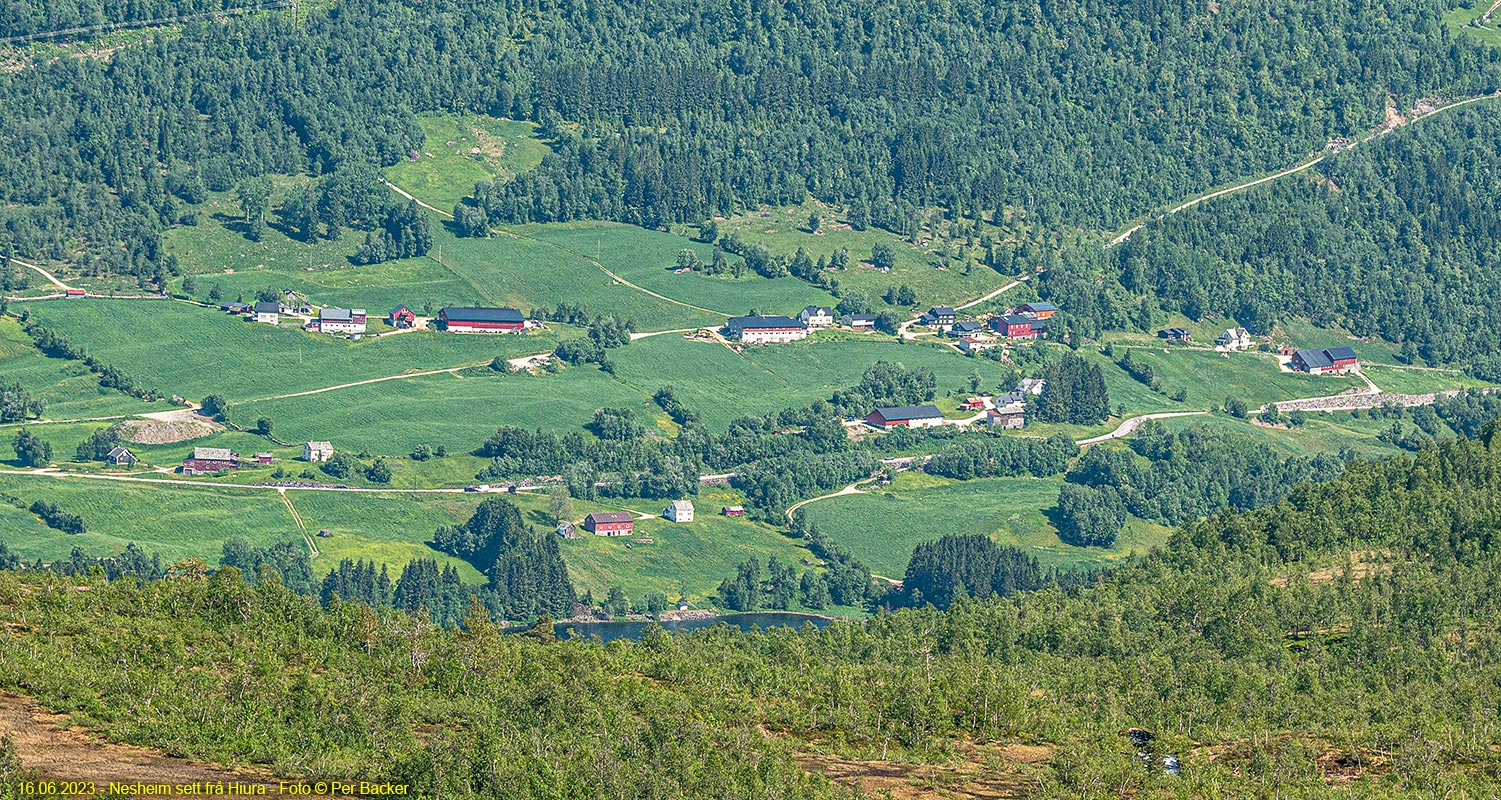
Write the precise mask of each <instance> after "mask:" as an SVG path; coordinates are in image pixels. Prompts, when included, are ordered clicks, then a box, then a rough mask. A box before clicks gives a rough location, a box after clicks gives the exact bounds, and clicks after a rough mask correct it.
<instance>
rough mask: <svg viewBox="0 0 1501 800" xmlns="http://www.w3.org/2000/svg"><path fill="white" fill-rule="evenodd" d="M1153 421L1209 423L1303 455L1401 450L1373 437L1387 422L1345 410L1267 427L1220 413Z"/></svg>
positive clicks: (1175, 425)
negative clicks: (1288, 425) (1290, 424)
mask: <svg viewBox="0 0 1501 800" xmlns="http://www.w3.org/2000/svg"><path fill="white" fill-rule="evenodd" d="M1157 424H1159V425H1162V426H1163V427H1165V428H1168V429H1169V430H1175V431H1176V430H1184V429H1186V428H1191V427H1194V428H1198V427H1213V428H1217V429H1221V430H1225V431H1228V432H1230V433H1233V434H1235V435H1237V436H1245V437H1248V438H1251V439H1254V440H1256V441H1258V442H1261V443H1262V444H1267V445H1271V446H1273V447H1277V448H1279V449H1281V450H1284V451H1286V452H1287V453H1288V454H1290V455H1296V456H1303V457H1305V458H1307V457H1311V456H1315V455H1318V454H1319V453H1338V452H1340V451H1341V450H1345V449H1349V450H1352V451H1354V452H1355V453H1356V454H1357V455H1359V456H1361V457H1362V458H1388V457H1391V456H1394V455H1398V454H1400V453H1401V452H1402V451H1401V450H1400V449H1398V448H1397V447H1395V446H1393V445H1389V444H1387V443H1386V442H1383V441H1381V440H1379V439H1377V438H1376V434H1378V433H1380V432H1381V430H1382V429H1383V428H1386V427H1388V426H1390V425H1391V423H1390V422H1385V421H1376V420H1369V419H1360V420H1356V419H1352V418H1351V417H1350V415H1349V414H1309V415H1308V421H1307V422H1306V423H1304V424H1303V425H1302V426H1301V427H1297V428H1292V429H1286V428H1268V427H1265V426H1262V425H1258V424H1256V423H1254V422H1252V421H1250V420H1242V419H1235V418H1234V417H1228V416H1225V415H1223V414H1214V415H1211V416H1203V417H1179V418H1175V419H1165V420H1161V421H1159V422H1158V423H1157Z"/></svg>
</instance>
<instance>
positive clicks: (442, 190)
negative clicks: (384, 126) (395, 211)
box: [386, 114, 551, 211]
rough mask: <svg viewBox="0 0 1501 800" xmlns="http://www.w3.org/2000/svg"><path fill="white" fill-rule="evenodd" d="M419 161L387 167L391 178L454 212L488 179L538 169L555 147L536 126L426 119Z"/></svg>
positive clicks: (477, 118)
mask: <svg viewBox="0 0 1501 800" xmlns="http://www.w3.org/2000/svg"><path fill="white" fill-rule="evenodd" d="M417 124H418V125H420V126H421V127H422V134H423V137H424V141H423V142H422V148H421V150H419V151H418V154H417V157H416V158H413V159H409V160H407V161H403V162H401V163H399V164H395V165H393V166H390V167H387V168H386V177H387V178H389V179H390V181H391V182H392V183H394V184H396V185H397V186H400V187H401V188H402V189H405V190H406V191H407V192H410V193H411V194H412V196H413V197H416V198H417V199H419V200H421V201H422V202H424V203H427V204H428V205H431V206H434V207H436V208H441V209H443V210H444V211H451V210H453V207H454V206H455V205H458V203H459V201H460V200H462V199H463V198H464V197H467V196H468V195H470V194H471V193H473V191H474V184H476V183H478V182H479V181H483V180H496V179H499V180H510V179H511V178H513V177H515V176H517V175H519V174H521V173H523V172H529V171H531V170H533V169H536V168H537V165H538V164H541V163H542V158H543V157H544V156H546V155H547V154H548V153H549V152H551V148H549V147H548V146H547V144H546V143H545V142H543V141H541V140H540V139H538V138H537V136H536V128H537V126H536V125H535V124H533V123H531V122H525V121H516V120H509V119H497V118H495V117H487V116H484V115H481V114H436V115H430V116H424V117H420V118H419V119H418V120H417Z"/></svg>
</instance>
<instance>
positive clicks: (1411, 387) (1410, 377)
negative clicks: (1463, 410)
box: [1361, 366, 1495, 394]
mask: <svg viewBox="0 0 1501 800" xmlns="http://www.w3.org/2000/svg"><path fill="white" fill-rule="evenodd" d="M1361 372H1363V373H1365V375H1366V377H1368V378H1370V379H1371V381H1372V382H1374V383H1375V384H1376V385H1377V386H1380V387H1381V390H1382V391H1384V392H1391V393H1393V394H1426V393H1428V392H1446V391H1449V390H1450V389H1474V388H1478V387H1481V386H1494V385H1495V384H1494V383H1492V382H1490V381H1482V380H1480V379H1478V378H1472V377H1470V376H1469V375H1466V374H1464V373H1463V372H1460V371H1458V370H1438V369H1420V368H1405V367H1381V366H1369V367H1362V368H1361Z"/></svg>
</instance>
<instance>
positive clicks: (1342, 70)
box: [0, 0, 1501, 276]
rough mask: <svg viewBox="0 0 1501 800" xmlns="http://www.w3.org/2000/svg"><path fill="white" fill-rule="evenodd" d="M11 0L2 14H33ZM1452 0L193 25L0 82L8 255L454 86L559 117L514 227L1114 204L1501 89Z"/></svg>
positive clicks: (108, 249) (465, 16)
mask: <svg viewBox="0 0 1501 800" xmlns="http://www.w3.org/2000/svg"><path fill="white" fill-rule="evenodd" d="M59 5H60V6H62V8H61V10H54V6H59ZM46 6H47V8H48V13H49V14H52V15H53V16H55V17H56V18H57V19H58V20H62V19H64V18H69V19H71V18H86V17H91V16H93V15H94V14H95V11H93V10H91V9H92V7H86V6H84V5H78V6H71V5H70V4H67V3H63V4H52V3H48V4H46ZM7 8H8V9H9V11H8V13H9V15H10V16H9V19H10V20H11V21H10V22H9V23H8V24H10V25H11V26H13V28H14V29H15V30H25V29H30V28H35V27H37V26H38V25H39V24H41V23H40V22H38V21H36V16H37V14H36V9H34V8H32V7H31V6H29V5H26V4H19V5H17V4H12V5H11V6H8V7H7ZM1442 11H1443V7H1442V6H1441V5H1439V4H1434V3H1427V2H1418V1H1417V0H1386V1H1384V2H1380V3H1378V4H1377V5H1376V6H1373V7H1370V8H1356V7H1353V6H1344V5H1338V6H1329V5H1328V4H1321V3H1314V2H1308V1H1307V0H1278V1H1277V2H1261V3H1250V4H1243V3H1224V4H1221V3H1215V4H1210V5H1207V6H1206V4H1204V3H1199V2H1191V3H1190V2H1181V3H1171V2H1170V3H1162V2H1137V3H1128V4H1126V5H1110V4H1101V3H1098V2H1092V0H1077V1H1075V2H1066V3H1063V4H1056V3H1050V4H1044V5H1041V6H1038V5H1028V4H1024V3H1001V4H994V3H981V2H963V3H959V4H957V5H955V4H934V3H904V4H895V5H881V6H872V5H868V4H863V3H857V2H852V0H835V1H834V2H821V1H820V0H813V1H812V2H795V3H779V2H760V1H759V0H743V1H741V2H733V1H732V2H720V3H708V4H705V3H701V2H678V1H676V0H674V1H672V2H649V3H648V2H627V3H619V4H589V3H584V4H579V3H571V2H567V3H552V2H542V3H520V2H491V1H490V0H483V1H482V0H438V1H437V2H428V3H421V4H417V3H412V2H403V0H352V1H351V2H341V3H337V4H335V5H333V6H331V7H321V6H320V7H314V8H310V9H305V10H299V11H298V12H296V13H275V14H262V15H251V16H246V17H237V18H235V19H233V20H230V21H226V22H209V21H193V22H188V23H184V24H183V25H182V26H180V28H179V29H178V30H177V32H176V33H162V34H160V35H158V36H156V37H154V38H151V39H149V40H148V41H145V42H143V43H141V44H139V45H135V46H131V47H127V48H124V49H121V50H120V51H118V52H116V53H113V54H112V56H111V58H109V59H108V60H95V59H77V58H59V59H52V60H47V61H43V62H39V63H36V64H33V65H31V66H30V67H28V68H27V69H25V70H21V71H16V72H12V73H8V74H5V75H4V76H3V77H0V147H3V150H0V200H3V201H4V203H5V205H4V210H3V212H0V213H3V225H0V230H3V239H0V248H4V249H6V250H8V251H9V252H11V253H14V254H17V255H22V254H25V255H30V256H33V257H37V258H61V257H63V256H65V255H71V256H82V259H81V263H82V264H83V265H84V268H85V269H87V270H92V271H95V272H116V273H121V272H123V273H130V274H137V275H143V276H154V275H158V274H159V273H160V272H161V271H162V270H163V269H166V270H168V271H170V265H164V263H163V262H164V261H165V260H166V256H165V254H164V253H163V252H162V248H161V246H160V234H161V231H162V230H163V229H164V228H165V227H166V226H169V225H172V224H174V223H175V222H176V221H177V220H178V219H179V218H181V216H182V214H183V204H184V203H185V202H191V199H192V198H193V197H194V196H196V195H197V194H198V193H199V192H201V191H202V189H203V188H208V189H214V190H221V189H228V188H232V187H235V186H238V185H240V183H241V182H242V181H243V180H244V179H246V178H249V177H252V176H258V175H262V174H265V173H271V172H276V173H290V174H310V175H313V176H317V175H322V174H326V173H332V172H336V171H338V170H340V169H341V168H343V169H355V168H358V167H361V166H370V165H377V166H378V165H388V164H392V163H395V162H396V161H397V160H399V159H402V158H405V157H407V155H408V154H409V153H410V152H413V151H415V150H417V149H419V148H420V146H421V138H422V137H421V132H420V131H419V130H418V128H417V125H416V123H415V120H414V114H416V113H418V112H424V111H461V110H465V111H475V112H483V113H487V114H491V115H494V116H501V117H511V118H519V119H530V120H535V121H537V122H540V123H541V124H542V131H543V133H544V135H548V136H550V137H552V138H553V140H554V147H555V151H556V152H555V154H553V155H551V156H549V157H548V158H547V159H546V160H545V161H544V162H543V164H542V166H541V167H540V168H539V169H538V170H536V171H535V172H533V173H530V174H529V175H528V176H526V177H524V178H522V179H521V180H517V181H514V182H512V183H510V184H506V185H504V186H499V187H490V189H489V190H486V191H484V192H482V196H481V197H480V198H479V199H480V202H481V203H482V205H483V206H484V207H485V208H486V210H487V211H488V212H489V213H490V216H491V217H492V218H494V219H496V220H500V221H526V220H550V219H578V218H585V217H592V218H603V219H616V220H623V221H628V222H635V223H640V224H645V225H658V224H662V223H665V222H670V221H698V220H702V219H704V218H705V217H706V216H708V215H710V214H713V213H723V212H726V211H730V210H733V209H737V208H744V207H746V206H750V205H754V204H757V203H783V202H793V201H800V200H801V199H802V198H803V197H804V196H805V195H807V194H808V193H811V194H812V195H813V196H815V197H818V198H821V199H825V200H828V201H833V202H839V203H844V204H847V205H849V206H850V207H851V209H852V211H854V212H857V215H858V216H859V217H861V218H864V219H868V220H870V221H871V222H872V223H874V224H897V221H898V220H901V219H906V218H907V217H908V213H906V212H910V209H911V208H912V207H914V206H925V205H939V206H943V207H945V208H947V209H950V210H951V211H952V212H953V213H956V214H961V215H971V216H973V215H980V214H988V213H992V212H996V211H999V210H1003V209H1015V210H1019V211H1020V212H1021V213H1023V214H1024V215H1025V216H1026V218H1027V220H1028V221H1029V222H1031V223H1036V224H1039V225H1041V226H1043V227H1046V228H1052V227H1058V226H1065V225H1079V226H1086V227H1095V228H1099V227H1114V226H1116V225H1118V224H1120V223H1122V222H1124V221H1125V220H1127V219H1129V218H1131V217H1133V216H1135V215H1138V214H1141V213H1144V212H1146V211H1148V210H1150V209H1152V208H1154V207H1157V206H1159V205H1160V204H1162V203H1164V202H1166V201H1168V200H1170V199H1172V198H1175V197H1178V196H1180V195H1183V194H1185V193H1186V192H1189V191H1194V190H1197V189H1199V188H1200V187H1203V186H1213V185H1216V184H1219V183H1223V182H1225V181H1227V180H1229V179H1231V178H1233V177H1237V176H1242V175H1248V174H1256V173H1259V172H1262V171H1266V170H1269V169H1272V168H1275V167H1281V166H1284V165H1285V164H1287V163H1290V162H1292V161H1294V160H1296V159H1297V158H1299V157H1301V156H1302V155H1303V154H1306V153H1308V152H1310V151H1313V150H1317V149H1319V148H1321V147H1322V146H1323V145H1324V143H1325V142H1326V141H1327V140H1328V139H1330V138H1331V137H1334V136H1340V135H1347V134H1351V133H1353V132H1358V131H1363V130H1366V129H1369V128H1371V127H1373V126H1375V125H1376V124H1378V123H1380V121H1381V120H1382V118H1383V114H1384V111H1385V109H1386V107H1387V105H1388V103H1389V102H1396V103H1398V104H1399V105H1400V106H1403V107H1405V106H1407V105H1410V104H1411V103H1412V102H1414V101H1415V100H1417V99H1418V98H1421V97H1426V96H1430V95H1435V94H1451V95H1459V94H1465V93H1474V92H1477V91H1482V90H1489V89H1492V88H1495V87H1496V86H1497V85H1501V78H1498V76H1501V56H1498V54H1497V53H1498V51H1496V50H1487V49H1485V48H1484V47H1482V46H1480V45H1479V44H1476V43H1475V42H1473V41H1472V40H1471V39H1468V38H1464V37H1453V36H1451V35H1450V34H1448V33H1447V32H1446V31H1445V30H1444V28H1443V27H1442V26H1441V24H1440V22H1439V17H1440V15H1441V12H1442ZM142 13H157V12H155V11H150V12H146V11H143V12H142ZM28 20H30V21H28Z"/></svg>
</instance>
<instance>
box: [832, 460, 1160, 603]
mask: <svg viewBox="0 0 1501 800" xmlns="http://www.w3.org/2000/svg"><path fill="white" fill-rule="evenodd" d="M1062 484H1063V477H1062V476H1061V475H1059V476H1054V477H1050V478H986V479H981V480H973V481H952V480H949V479H947V478H939V477H936V476H932V475H926V474H922V473H914V472H904V473H901V474H899V475H897V477H896V480H895V481H894V482H893V483H892V484H891V485H890V486H886V487H881V488H879V489H872V490H871V491H869V492H868V493H866V494H855V495H845V496H843V497H834V498H830V499H828V500H820V501H818V502H816V503H810V504H808V505H806V506H804V507H803V509H802V510H803V513H804V514H805V515H806V519H807V520H808V522H810V523H813V524H815V525H817V526H818V529H819V530H820V531H821V532H823V533H824V534H826V535H827V536H828V537H829V538H830V539H832V540H833V541H835V542H837V543H839V544H840V545H842V546H844V547H846V548H848V549H849V550H850V551H852V552H854V553H855V554H856V555H857V556H858V557H859V558H860V559H861V560H863V561H864V562H865V564H866V565H867V566H869V567H870V568H871V570H872V571H874V572H876V573H878V574H881V575H885V576H887V577H890V578H894V579H897V580H900V579H901V577H902V574H903V573H904V572H905V571H906V569H907V561H908V560H909V559H910V558H911V556H912V549H913V548H914V547H916V546H917V545H918V544H920V543H922V542H925V541H930V540H933V539H937V538H939V537H941V536H944V535H945V534H984V535H986V536H989V537H990V538H992V539H994V540H996V541H997V542H999V543H1001V544H1010V545H1015V546H1016V547H1020V548H1022V549H1023V550H1026V551H1027V552H1028V553H1029V554H1031V555H1032V556H1034V557H1035V558H1037V560H1038V561H1040V562H1042V563H1043V565H1045V566H1073V565H1085V566H1087V565H1092V564H1102V563H1107V562H1110V561H1114V560H1117V559H1120V558H1123V557H1125V556H1127V555H1129V554H1131V553H1133V552H1145V551H1146V549H1148V548H1150V547H1151V546H1153V545H1155V544H1160V543H1162V542H1164V541H1166V539H1167V533H1168V530H1167V529H1166V528H1163V527H1162V526H1159V525H1153V524H1151V523H1145V522H1143V521H1141V520H1137V519H1132V520H1131V521H1130V523H1129V524H1128V525H1127V528H1126V530H1125V532H1124V533H1122V535H1121V537H1120V540H1119V542H1117V544H1116V546H1115V547H1114V548H1111V549H1110V550H1099V549H1092V548H1081V547H1071V546H1069V545H1066V544H1064V543H1063V542H1061V541H1059V539H1058V532H1057V530H1056V529H1055V528H1054V527H1053V525H1052V523H1051V522H1049V521H1048V518H1047V517H1046V515H1045V514H1044V513H1043V511H1044V510H1045V509H1047V508H1051V507H1052V506H1054V505H1056V503H1057V501H1058V488H1059V487H1060V486H1061V485H1062Z"/></svg>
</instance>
